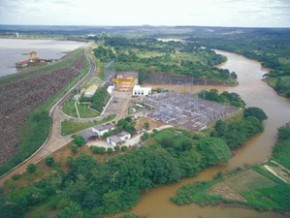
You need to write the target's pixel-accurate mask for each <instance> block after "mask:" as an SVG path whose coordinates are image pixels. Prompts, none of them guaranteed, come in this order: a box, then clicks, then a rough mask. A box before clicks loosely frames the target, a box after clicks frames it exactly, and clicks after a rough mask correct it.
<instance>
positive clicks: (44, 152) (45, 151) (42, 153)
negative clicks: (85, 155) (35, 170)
mask: <svg viewBox="0 0 290 218" xmlns="http://www.w3.org/2000/svg"><path fill="white" fill-rule="evenodd" d="M90 47H91V44H88V45H87V46H86V48H85V56H86V58H87V60H88V61H89V63H90V69H89V71H88V73H87V75H86V76H84V77H83V78H82V79H81V80H79V81H78V82H77V83H76V84H75V85H74V86H73V87H72V88H71V89H70V90H69V91H68V92H67V93H66V94H65V95H64V96H62V97H61V98H60V99H59V100H58V101H57V103H56V104H55V105H54V106H53V107H52V108H51V110H50V113H49V114H50V116H51V117H52V121H53V122H52V129H51V132H50V135H49V137H48V139H47V140H46V142H45V143H44V144H43V145H42V146H41V147H40V148H39V149H38V150H37V151H36V152H35V153H34V154H33V155H32V156H31V157H30V158H28V159H27V160H25V161H24V162H23V163H21V164H19V165H18V166H16V167H15V168H13V169H12V170H11V171H9V172H8V173H7V174H5V175H4V176H2V177H1V178H0V185H3V183H4V182H5V181H6V180H8V179H10V178H11V177H12V176H13V175H15V174H20V173H23V172H24V171H25V170H26V168H27V166H28V165H29V164H31V163H37V162H39V161H41V160H42V159H43V158H45V157H46V156H48V155H49V154H51V153H52V152H54V151H56V150H58V149H60V148H61V147H63V146H65V145H67V144H68V143H69V142H70V141H71V137H70V136H65V137H64V136H61V135H60V133H61V122H62V121H63V120H64V119H65V117H64V116H63V113H62V112H61V105H62V104H63V102H65V100H66V99H67V98H68V97H69V95H70V92H71V91H72V90H74V89H76V88H80V87H81V86H82V85H83V84H85V83H86V82H87V81H89V80H90V79H91V77H92V76H93V75H94V73H95V71H96V69H97V66H96V63H95V61H94V59H93V58H92V56H91V54H90Z"/></svg>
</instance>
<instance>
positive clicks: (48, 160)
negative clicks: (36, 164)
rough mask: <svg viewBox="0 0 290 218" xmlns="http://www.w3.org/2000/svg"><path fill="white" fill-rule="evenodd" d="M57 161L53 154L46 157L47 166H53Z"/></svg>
mask: <svg viewBox="0 0 290 218" xmlns="http://www.w3.org/2000/svg"><path fill="white" fill-rule="evenodd" d="M54 163H55V160H54V159H53V157H52V156H48V157H46V158H45V164H46V166H49V167H51V166H52V165H53V164H54Z"/></svg>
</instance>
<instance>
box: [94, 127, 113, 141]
mask: <svg viewBox="0 0 290 218" xmlns="http://www.w3.org/2000/svg"><path fill="white" fill-rule="evenodd" d="M113 129H115V126H114V125H112V124H106V125H100V126H94V127H92V132H93V133H97V135H98V137H99V138H100V137H101V136H103V135H104V134H105V133H107V132H109V131H112V130H113Z"/></svg>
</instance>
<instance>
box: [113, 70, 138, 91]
mask: <svg viewBox="0 0 290 218" xmlns="http://www.w3.org/2000/svg"><path fill="white" fill-rule="evenodd" d="M113 82H114V83H115V89H116V90H117V91H120V92H131V91H132V88H133V86H134V85H135V84H138V73H136V72H123V73H119V74H118V75H117V77H116V78H114V79H113Z"/></svg>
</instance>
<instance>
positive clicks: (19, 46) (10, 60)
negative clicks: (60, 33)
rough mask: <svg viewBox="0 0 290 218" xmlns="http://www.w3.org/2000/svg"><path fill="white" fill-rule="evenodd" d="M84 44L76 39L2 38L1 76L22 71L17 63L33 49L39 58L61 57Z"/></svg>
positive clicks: (25, 57)
mask: <svg viewBox="0 0 290 218" xmlns="http://www.w3.org/2000/svg"><path fill="white" fill-rule="evenodd" d="M82 45H84V43H82V42H75V41H58V40H28V39H27V40H26V39H0V77H2V76H5V75H9V74H14V73H18V72H21V69H20V70H18V69H17V68H15V63H16V62H18V61H20V60H24V59H27V58H28V53H29V52H31V51H36V52H37V56H38V57H39V58H43V59H60V58H61V57H63V56H65V55H66V53H67V52H69V51H72V50H74V49H76V48H78V47H80V46H82Z"/></svg>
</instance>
